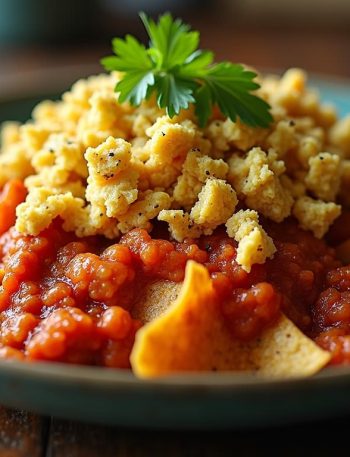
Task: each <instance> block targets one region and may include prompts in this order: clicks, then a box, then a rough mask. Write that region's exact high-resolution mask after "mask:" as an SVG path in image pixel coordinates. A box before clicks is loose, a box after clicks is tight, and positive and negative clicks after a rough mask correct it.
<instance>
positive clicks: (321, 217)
mask: <svg viewBox="0 0 350 457" xmlns="http://www.w3.org/2000/svg"><path fill="white" fill-rule="evenodd" d="M340 213H341V206H340V205H336V204H335V203H333V202H329V203H326V202H324V201H322V200H314V199H312V198H310V197H306V196H304V197H300V198H298V200H297V201H296V202H295V205H294V208H293V215H294V216H295V217H296V218H297V220H298V221H299V224H300V226H301V228H303V229H304V230H310V231H311V232H313V234H314V235H315V237H316V238H322V237H323V235H324V234H325V233H326V232H327V231H328V229H329V227H330V226H331V225H332V223H333V222H334V220H335V219H336V218H337V217H338V216H339V215H340Z"/></svg>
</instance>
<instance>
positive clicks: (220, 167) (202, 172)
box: [173, 149, 228, 210]
mask: <svg viewBox="0 0 350 457" xmlns="http://www.w3.org/2000/svg"><path fill="white" fill-rule="evenodd" d="M227 172H228V165H227V163H226V162H224V161H223V160H222V159H212V158H211V157H209V156H207V155H203V154H201V152H200V151H199V150H197V149H192V150H191V151H190V152H189V153H188V154H187V157H186V160H185V162H184V164H183V167H182V174H181V175H180V176H179V177H178V180H177V183H176V185H175V187H174V192H173V197H174V201H175V202H177V203H178V204H179V206H181V207H183V208H185V209H187V210H189V209H190V208H191V207H192V205H193V204H194V203H195V201H196V200H197V197H198V194H199V192H200V190H201V188H202V186H203V184H204V183H205V181H206V180H207V179H208V178H209V177H214V178H218V179H225V178H226V175H227Z"/></svg>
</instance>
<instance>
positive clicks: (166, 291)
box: [132, 280, 182, 323]
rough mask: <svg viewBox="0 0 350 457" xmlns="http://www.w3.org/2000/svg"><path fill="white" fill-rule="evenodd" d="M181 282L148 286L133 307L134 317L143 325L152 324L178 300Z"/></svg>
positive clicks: (161, 282) (156, 283) (166, 282)
mask: <svg viewBox="0 0 350 457" xmlns="http://www.w3.org/2000/svg"><path fill="white" fill-rule="evenodd" d="M181 286H182V283H181V282H173V281H166V280H160V281H156V282H153V283H150V284H147V285H146V286H145V287H144V288H142V289H141V294H140V296H139V298H138V299H137V300H136V303H135V304H134V305H133V307H132V317H133V318H134V319H139V320H140V321H141V322H143V323H147V322H151V321H153V320H154V319H156V318H157V317H159V316H160V315H161V314H164V313H165V311H166V310H167V309H168V308H169V305H170V304H171V303H172V302H173V301H174V300H175V299H176V298H177V296H178V295H179V292H180V289H181Z"/></svg>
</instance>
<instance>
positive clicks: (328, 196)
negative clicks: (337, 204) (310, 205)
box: [305, 152, 340, 201]
mask: <svg viewBox="0 0 350 457" xmlns="http://www.w3.org/2000/svg"><path fill="white" fill-rule="evenodd" d="M309 166H310V168H309V171H308V174H307V175H306V177H305V184H306V186H307V188H308V189H309V190H310V191H311V192H312V193H313V194H314V195H315V197H317V198H319V199H320V200H325V201H334V200H335V197H336V195H337V194H338V191H339V187H340V157H339V156H338V155H336V154H330V153H329V152H322V153H320V154H318V155H317V156H315V157H311V158H310V159H309Z"/></svg>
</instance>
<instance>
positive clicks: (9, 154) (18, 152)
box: [0, 143, 33, 188]
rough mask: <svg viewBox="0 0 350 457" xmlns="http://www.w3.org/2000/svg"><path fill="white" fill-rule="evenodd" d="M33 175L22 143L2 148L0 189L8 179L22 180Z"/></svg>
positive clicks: (0, 156) (0, 155)
mask: <svg viewBox="0 0 350 457" xmlns="http://www.w3.org/2000/svg"><path fill="white" fill-rule="evenodd" d="M32 173H33V168H32V166H31V163H30V159H29V158H28V155H27V151H26V149H25V147H24V146H23V144H22V143H14V144H11V145H9V146H7V147H6V148H3V149H2V151H1V154H0V188H1V187H3V186H4V185H5V184H6V182H7V181H9V180H10V179H14V178H18V179H24V178H26V177H27V176H29V175H30V174H32Z"/></svg>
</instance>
